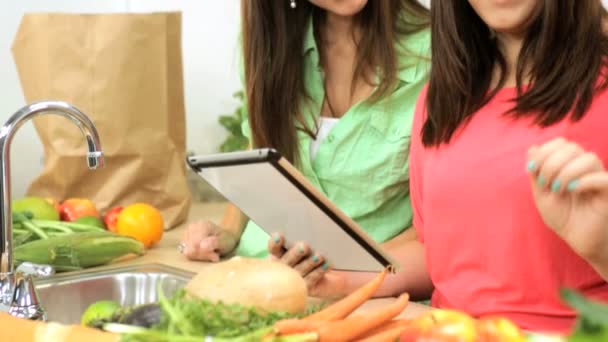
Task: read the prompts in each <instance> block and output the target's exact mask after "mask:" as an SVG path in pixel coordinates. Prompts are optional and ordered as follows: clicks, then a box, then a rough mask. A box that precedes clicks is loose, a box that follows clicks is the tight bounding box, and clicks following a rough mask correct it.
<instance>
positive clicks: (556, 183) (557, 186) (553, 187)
mask: <svg viewBox="0 0 608 342" xmlns="http://www.w3.org/2000/svg"><path fill="white" fill-rule="evenodd" d="M561 187H562V182H560V181H559V179H556V180H554V181H553V183H551V191H553V192H558V191H559V189H560V188H561Z"/></svg>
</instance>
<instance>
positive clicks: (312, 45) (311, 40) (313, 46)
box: [302, 15, 318, 55]
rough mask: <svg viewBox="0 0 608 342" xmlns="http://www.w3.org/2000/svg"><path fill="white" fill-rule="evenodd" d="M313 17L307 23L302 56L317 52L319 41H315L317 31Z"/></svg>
mask: <svg viewBox="0 0 608 342" xmlns="http://www.w3.org/2000/svg"><path fill="white" fill-rule="evenodd" d="M312 21H313V19H312V15H311V16H310V18H308V22H307V23H306V33H305V34H304V45H303V46H302V55H306V54H307V53H309V52H310V51H317V52H318V48H317V40H316V39H315V30H314V27H313V23H312Z"/></svg>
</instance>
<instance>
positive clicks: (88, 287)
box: [36, 264, 194, 324]
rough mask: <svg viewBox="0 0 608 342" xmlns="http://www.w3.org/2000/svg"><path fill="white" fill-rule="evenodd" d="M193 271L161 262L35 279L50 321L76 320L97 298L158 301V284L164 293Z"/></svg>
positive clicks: (130, 302) (132, 302) (124, 302)
mask: <svg viewBox="0 0 608 342" xmlns="http://www.w3.org/2000/svg"><path fill="white" fill-rule="evenodd" d="M193 275H194V274H193V273H190V272H186V271H182V270H179V269H176V268H173V267H169V266H165V265H160V264H147V265H136V266H123V267H114V268H105V269H101V270H90V271H82V272H75V273H69V274H59V275H56V276H53V277H51V278H47V279H39V280H37V281H36V288H37V289H38V293H39V295H40V301H41V302H42V305H43V306H44V308H45V309H46V311H47V313H48V319H49V321H54V322H59V323H64V324H78V323H80V316H81V315H82V313H83V312H84V310H85V309H86V308H87V307H88V306H89V305H90V304H92V303H94V302H96V301H99V300H113V301H116V302H118V303H120V304H121V305H137V304H146V303H152V302H155V301H157V298H158V296H157V287H158V285H159V284H160V285H161V287H162V289H163V291H164V293H165V294H166V295H171V294H172V293H174V292H175V291H176V290H178V289H181V288H182V287H183V286H184V285H185V284H186V283H187V282H188V280H189V279H190V278H192V276H193Z"/></svg>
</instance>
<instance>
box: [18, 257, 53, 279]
mask: <svg viewBox="0 0 608 342" xmlns="http://www.w3.org/2000/svg"><path fill="white" fill-rule="evenodd" d="M16 273H18V274H19V273H20V274H24V275H29V276H32V277H34V278H47V277H50V276H52V275H53V274H55V269H54V268H53V266H50V265H40V264H34V263H32V262H27V261H26V262H22V263H21V264H20V265H19V266H18V267H17V270H16Z"/></svg>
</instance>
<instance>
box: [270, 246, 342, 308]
mask: <svg viewBox="0 0 608 342" xmlns="http://www.w3.org/2000/svg"><path fill="white" fill-rule="evenodd" d="M284 245H285V241H284V239H283V236H281V235H278V234H275V235H273V236H272V237H271V238H270V240H268V251H269V252H270V257H271V258H273V259H275V260H279V261H281V262H283V263H285V264H287V265H289V266H291V267H292V268H293V269H295V270H296V271H298V272H299V273H300V275H301V276H302V277H303V278H304V280H305V281H306V285H307V286H308V294H309V295H310V296H313V297H319V298H332V297H340V296H343V295H345V292H346V291H345V288H346V276H345V275H344V274H341V273H339V272H335V271H330V269H331V268H330V265H329V263H327V262H326V261H325V259H324V258H323V256H322V255H319V254H317V253H315V252H314V251H312V250H311V249H310V247H308V245H306V244H305V243H302V242H299V243H296V244H295V245H294V246H293V247H292V248H290V249H289V250H287V249H285V247H284Z"/></svg>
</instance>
